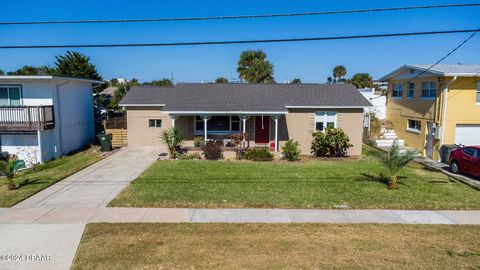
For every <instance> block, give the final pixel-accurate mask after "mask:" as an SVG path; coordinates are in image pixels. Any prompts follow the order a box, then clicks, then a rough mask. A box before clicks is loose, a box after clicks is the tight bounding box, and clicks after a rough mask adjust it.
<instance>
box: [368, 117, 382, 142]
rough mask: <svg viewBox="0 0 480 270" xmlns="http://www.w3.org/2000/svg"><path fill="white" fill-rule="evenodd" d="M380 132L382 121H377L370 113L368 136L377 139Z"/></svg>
mask: <svg viewBox="0 0 480 270" xmlns="http://www.w3.org/2000/svg"><path fill="white" fill-rule="evenodd" d="M381 132H382V121H381V120H380V119H378V117H377V116H376V115H375V113H373V112H372V113H370V134H369V137H370V138H372V139H375V138H378V137H379V136H380V133H381Z"/></svg>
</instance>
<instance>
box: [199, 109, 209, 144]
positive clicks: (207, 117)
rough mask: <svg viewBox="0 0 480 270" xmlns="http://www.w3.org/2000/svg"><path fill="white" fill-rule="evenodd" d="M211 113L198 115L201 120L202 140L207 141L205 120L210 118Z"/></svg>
mask: <svg viewBox="0 0 480 270" xmlns="http://www.w3.org/2000/svg"><path fill="white" fill-rule="evenodd" d="M211 117H212V116H211V115H200V118H201V119H202V120H203V140H204V141H205V142H207V140H208V136H207V121H208V120H210V118H211Z"/></svg>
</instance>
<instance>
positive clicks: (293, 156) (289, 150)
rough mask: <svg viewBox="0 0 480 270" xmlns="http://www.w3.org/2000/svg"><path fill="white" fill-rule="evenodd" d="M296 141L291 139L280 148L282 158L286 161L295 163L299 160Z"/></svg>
mask: <svg viewBox="0 0 480 270" xmlns="http://www.w3.org/2000/svg"><path fill="white" fill-rule="evenodd" d="M299 146H300V145H299V144H298V142H297V141H294V140H293V139H290V140H288V141H287V142H286V143H285V145H284V146H283V147H282V156H283V158H284V159H286V160H288V161H297V160H299V159H300V152H301V150H300V148H299Z"/></svg>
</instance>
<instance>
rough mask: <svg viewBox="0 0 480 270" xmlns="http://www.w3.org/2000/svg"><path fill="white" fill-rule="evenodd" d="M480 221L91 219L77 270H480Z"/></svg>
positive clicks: (77, 257) (81, 244) (82, 243)
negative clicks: (466, 223)
mask: <svg viewBox="0 0 480 270" xmlns="http://www.w3.org/2000/svg"><path fill="white" fill-rule="evenodd" d="M479 243H480V226H460V225H387V224H349V225H346V224H345V225H344V224H89V225H87V227H86V229H85V232H84V235H83V237H82V240H81V242H80V246H79V248H78V251H77V254H76V256H75V259H74V263H73V266H72V269H478V266H479V265H480V244H479Z"/></svg>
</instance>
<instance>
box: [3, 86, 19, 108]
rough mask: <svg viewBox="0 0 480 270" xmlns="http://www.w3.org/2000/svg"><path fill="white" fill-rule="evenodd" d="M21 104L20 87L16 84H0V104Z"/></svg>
mask: <svg viewBox="0 0 480 270" xmlns="http://www.w3.org/2000/svg"><path fill="white" fill-rule="evenodd" d="M20 105H22V88H21V86H18V85H15V86H13V85H0V106H20Z"/></svg>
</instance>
